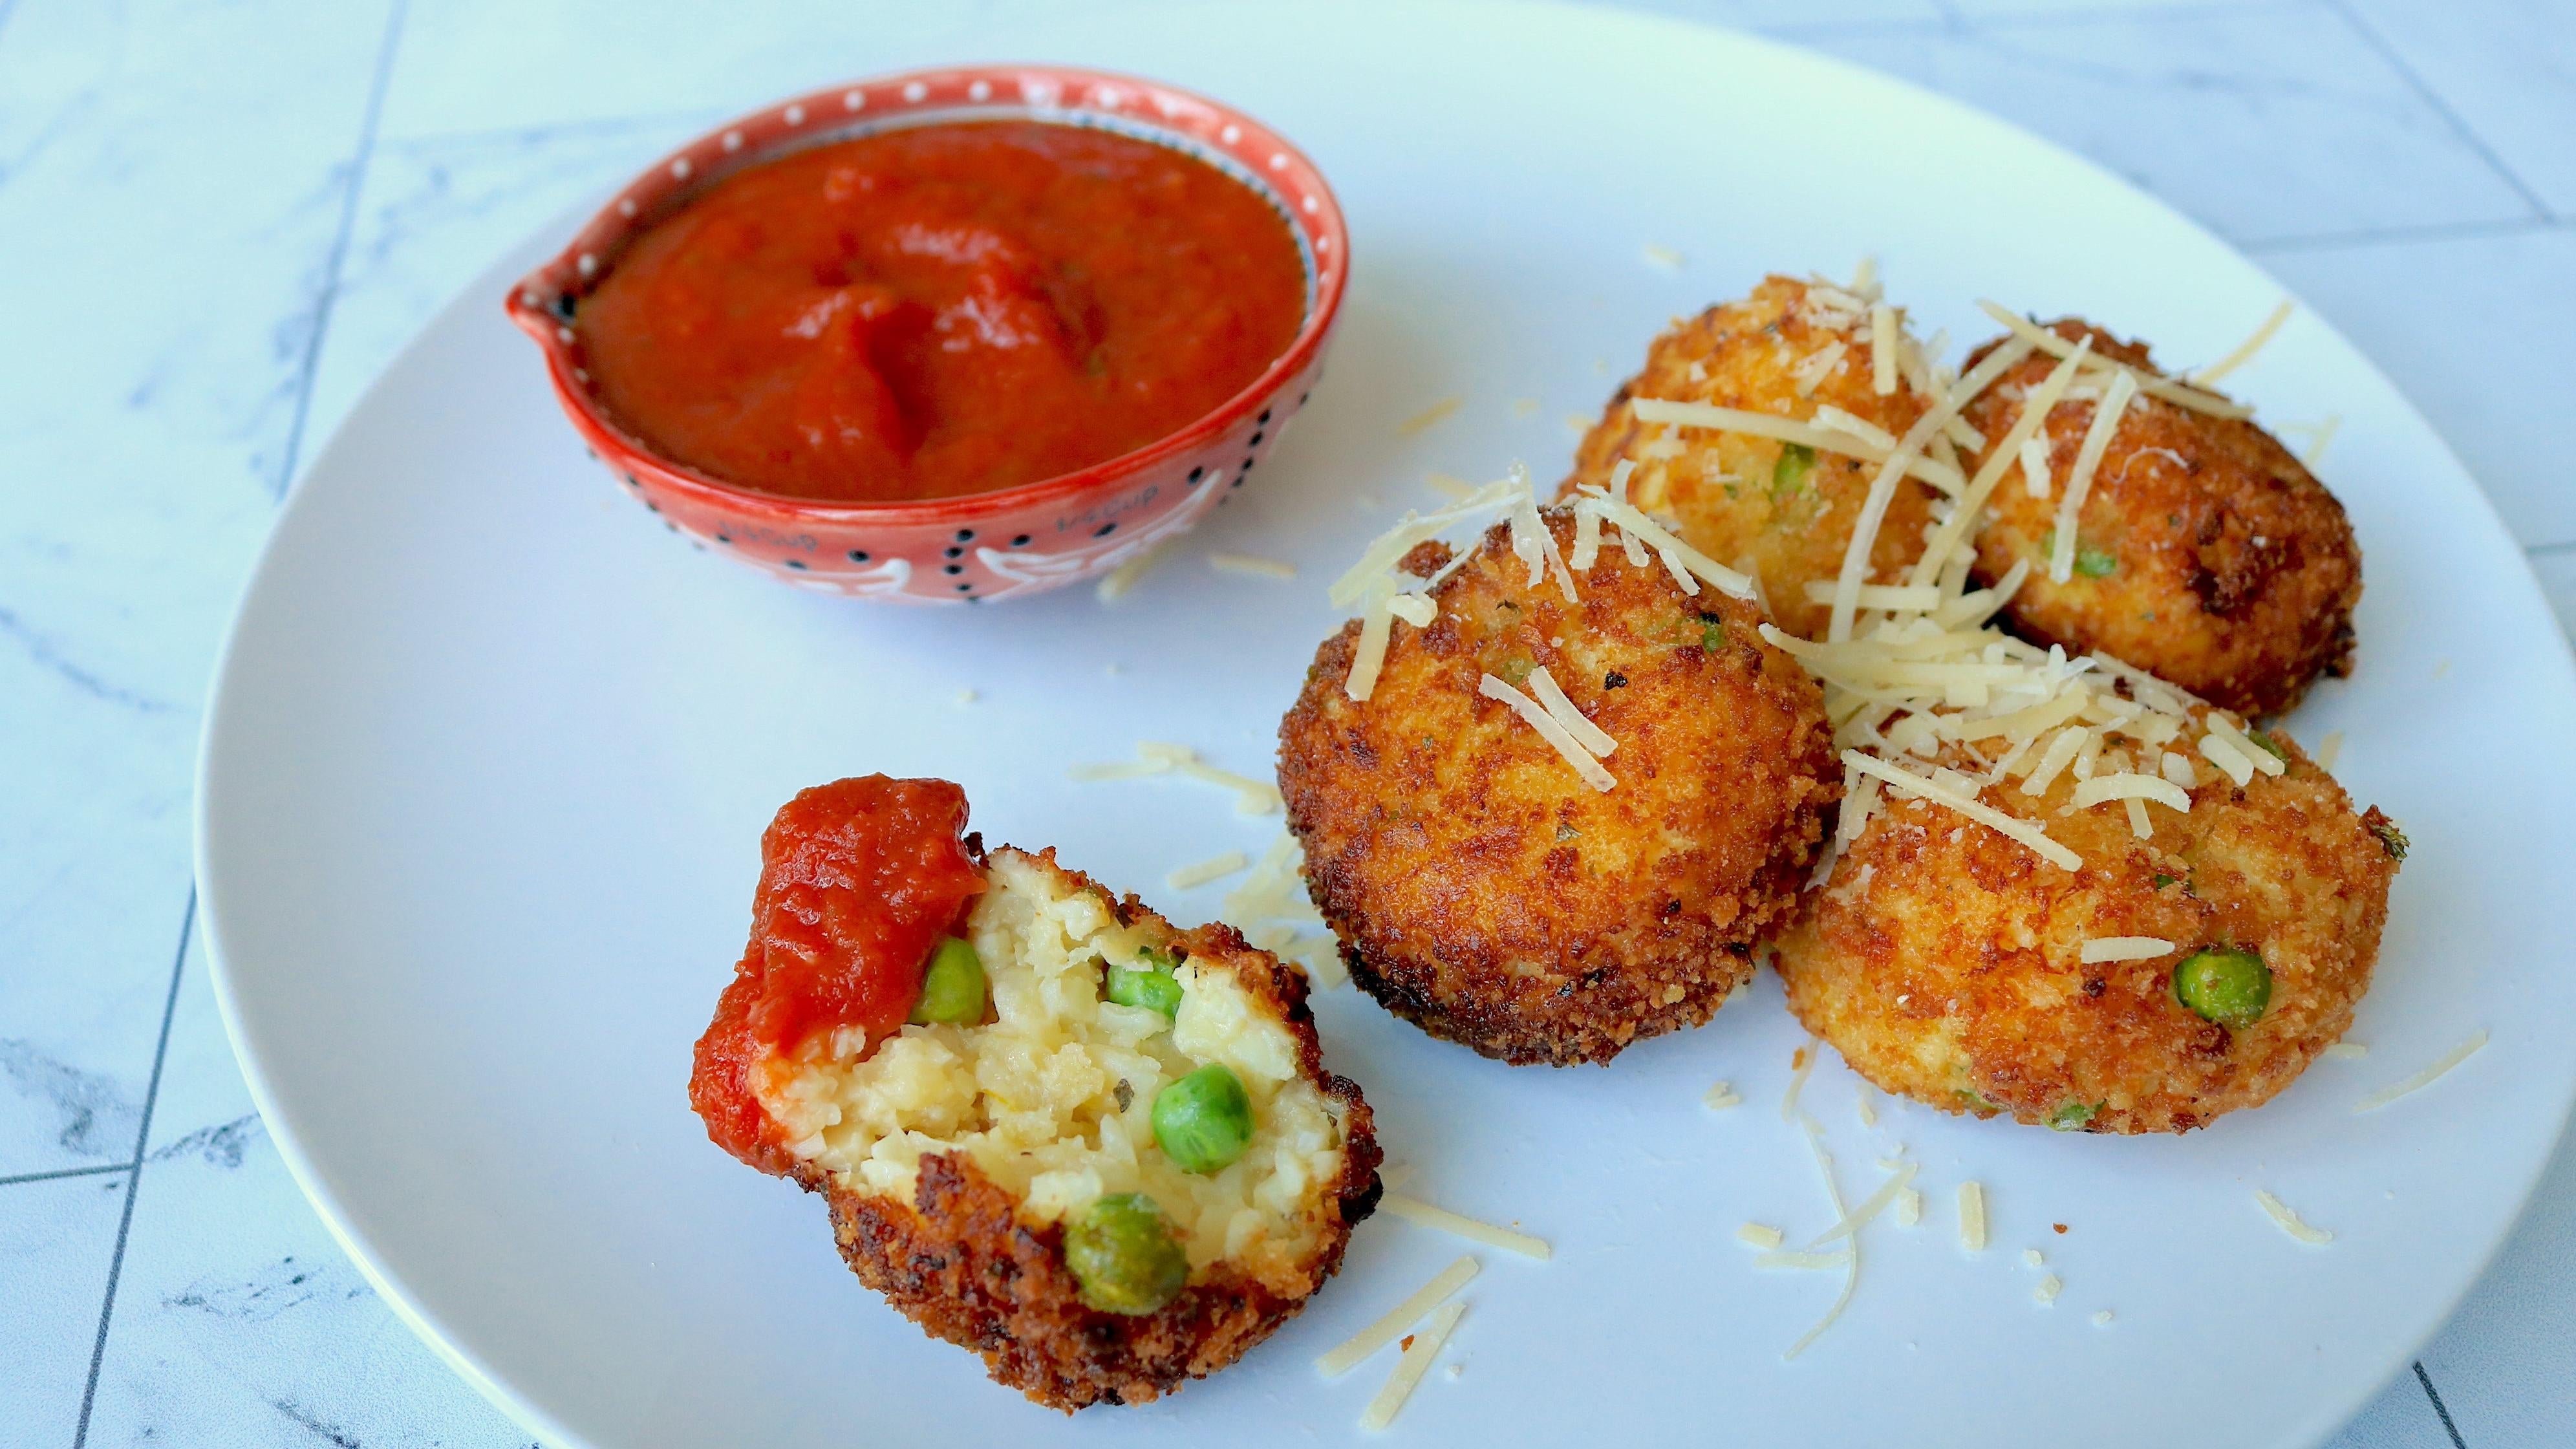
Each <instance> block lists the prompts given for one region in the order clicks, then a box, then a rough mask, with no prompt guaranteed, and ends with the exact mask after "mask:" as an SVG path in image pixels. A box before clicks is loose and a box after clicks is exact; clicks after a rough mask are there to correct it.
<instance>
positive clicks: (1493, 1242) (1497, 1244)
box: [1378, 1192, 1553, 1262]
mask: <svg viewBox="0 0 2576 1449" xmlns="http://www.w3.org/2000/svg"><path fill="white" fill-rule="evenodd" d="M1378 1207H1379V1209H1380V1210H1381V1211H1384V1212H1387V1213H1391V1214H1393V1215H1394V1216H1396V1217H1400V1218H1402V1219H1404V1220H1405V1221H1406V1222H1408V1223H1412V1224H1414V1225H1415V1226H1417V1227H1425V1228H1432V1229H1436V1230H1437V1231H1440V1232H1444V1233H1447V1234H1449V1235H1451V1236H1452V1237H1460V1238H1465V1239H1467V1240H1469V1241H1470V1242H1477V1243H1483V1244H1484V1245H1486V1246H1487V1247H1491V1248H1500V1249H1502V1250H1503V1251H1505V1252H1507V1253H1518V1254H1520V1255H1521V1256H1522V1257H1524V1258H1536V1259H1539V1260H1540V1261H1541V1262H1544V1261H1546V1260H1547V1259H1548V1258H1549V1257H1551V1256H1553V1250H1552V1249H1550V1248H1549V1247H1548V1244H1547V1239H1545V1238H1541V1237H1534V1236H1532V1235H1530V1234H1528V1233H1522V1232H1514V1231H1513V1230H1512V1229H1510V1228H1503V1227H1496V1226H1495V1225H1494V1224H1492V1223H1488V1222H1481V1221H1479V1220H1477V1219H1475V1218H1471V1217H1468V1216H1467V1215H1466V1214H1464V1213H1453V1212H1451V1211H1449V1210H1448V1209H1447V1208H1444V1207H1434V1206H1432V1205H1431V1204H1430V1203H1427V1202H1424V1201H1422V1200H1421V1199H1420V1198H1412V1197H1406V1196H1404V1195H1403V1194H1401V1193H1394V1192H1390V1193H1387V1194H1385V1195H1384V1196H1382V1197H1380V1198H1379V1199H1378Z"/></svg>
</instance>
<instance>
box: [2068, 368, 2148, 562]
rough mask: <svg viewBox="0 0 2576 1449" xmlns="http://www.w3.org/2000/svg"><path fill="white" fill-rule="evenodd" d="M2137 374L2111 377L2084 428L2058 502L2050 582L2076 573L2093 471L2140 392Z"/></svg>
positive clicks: (2130, 373) (2125, 371)
mask: <svg viewBox="0 0 2576 1449" xmlns="http://www.w3.org/2000/svg"><path fill="white" fill-rule="evenodd" d="M2137 391H2138V375H2137V374H2136V373H2134V372H2130V371H2127V370H2126V369H2123V370H2122V371H2121V372H2120V374H2119V375H2118V376H2116V377H2114V378H2112V379H2111V390H2110V392H2108V393H2107V394H2105V395H2104V396H2103V399H2102V401H2101V403H2100V404H2099V405H2097V406H2096V407H2095V408H2094V409H2093V425H2092V426H2091V427H2088V428H2086V429H2085V430H2084V446H2083V447H2082V448H2081V449H2079V450H2078V451H2077V452H2076V454H2075V466H2074V467H2073V468H2072V469H2070V470H2068V472H2067V474H2066V496H2065V497H2064V498H2061V499H2059V500H2058V503H2057V540H2056V547H2055V549H2054V550H2053V551H2052V552H2051V553H2050V554H2049V556H2048V577H2049V579H2050V581H2051V582H2054V583H2060V584H2062V583H2065V582H2066V581H2067V579H2068V578H2070V577H2071V576H2073V574H2074V572H2075V531H2076V526H2077V521H2078V519H2079V518H2080V516H2081V515H2082V513H2083V510H2084V498H2085V495H2086V494H2087V493H2089V492H2091V491H2092V488H2093V473H2094V470H2095V469H2097V468H2099V467H2101V465H2102V454H2103V453H2104V452H2106V451H2108V450H2109V448H2110V446H2111V438H2112V435H2113V434H2115V433H2117V432H2118V431H2119V430H2120V419H2121V418H2123V417H2125V416H2127V414H2128V411H2129V399H2130V398H2131V397H2133V396H2135V395H2136V394H2137Z"/></svg>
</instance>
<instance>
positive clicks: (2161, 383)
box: [1977, 302, 2254, 418]
mask: <svg viewBox="0 0 2576 1449" xmlns="http://www.w3.org/2000/svg"><path fill="white" fill-rule="evenodd" d="M1977 306H1978V307H1979V308H1981V309H1982V310H1983V311H1984V312H1985V314H1986V315H1987V316H1989V317H1992V318H1994V319H1995V320H1996V321H1997V322H2000V323H2002V324H2003V325H2004V326H2006V327H2008V328H2011V329H2012V333H2013V335H2014V336H2015V337H2018V338H2020V339H2022V340H2023V341H2025V342H2028V343H2030V344H2031V345H2032V346H2034V347H2036V348H2038V349H2039V350H2040V351H2042V352H2045V353H2048V354H2049V355H2050V356H2052V357H2065V356H2067V355H2068V354H2070V353H2072V352H2073V351H2074V350H2075V347H2076V344H2075V343H2072V342H2069V341H2067V340H2066V339H2065V338H2063V337H2060V336H2058V335H2057V334H2056V333H2054V332H2051V331H2049V330H2048V329H2047V328H2044V327H2041V326H2040V325H2039V324H2037V323H2035V322H2033V321H2031V320H2030V319H2029V318H2027V317H2024V316H2022V315H2021V314H2020V313H2018V312H2015V311H2013V310H2011V309H2010V308H2007V307H2001V306H1998V305H1996V304H1995V303H1993V302H1979V303H1978V304H1977ZM2085 340H2086V341H2088V342H2089V341H2091V340H2092V339H2091V338H2089V337H2088V338H2086V339H2085ZM2091 365H2092V366H2094V367H2097V368H2105V369H2109V370H2112V371H2115V372H2125V373H2127V374H2129V376H2130V385H2131V386H2132V387H2135V388H2136V389H2137V390H2138V391H2140V392H2143V393H2145V394H2147V395H2148V396H2149V397H2155V398H2162V399H2163V400H2164V401H2166V402H2169V403H2174V404H2176V405H2178V406H2181V407H2187V408H2190V409H2191V410H2193V411H2194V412H2203V413H2208V414H2209V415H2210V416H2212V417H2220V418H2247V417H2252V416H2253V415H2254V410H2253V409H2252V408H2247V407H2239V406H2238V405H2237V404H2235V403H2232V402H2229V401H2228V400H2227V399H2225V398H2223V397H2220V396H2219V395H2217V394H2216V393H2213V392H2204V391H2202V390H2201V389H2199V388H2196V387H2192V386H2190V385H2188V384H2186V383H2179V382H2175V381H2174V380H2173V379H2171V378H2167V377H2158V376H2156V375H2155V374H2153V373H2150V372H2144V371H2141V370H2139V369H2137V368H2133V367H2130V366H2129V365H2128V364H2127V363H2124V362H2120V361H2117V360H2115V359H2112V358H2108V357H2103V356H2100V355H2098V354H2097V355H2095V356H2094V357H2093V358H2092V360H2091Z"/></svg>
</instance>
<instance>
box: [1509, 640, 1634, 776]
mask: <svg viewBox="0 0 2576 1449" xmlns="http://www.w3.org/2000/svg"><path fill="white" fill-rule="evenodd" d="M1529 684H1530V694H1531V695H1532V696H1533V697H1535V698H1536V699H1537V700H1538V702H1539V706H1540V708H1542V709H1545V710H1546V711H1547V712H1548V716H1549V717H1550V718H1551V719H1554V720H1555V721H1556V722H1557V723H1558V724H1559V725H1560V726H1563V727H1564V730H1565V732H1566V733H1567V734H1569V735H1572V736H1573V737H1574V742H1575V743H1576V744H1578V745H1581V746H1582V747H1583V748H1584V749H1586V750H1588V751H1590V752H1591V753H1592V754H1594V755H1595V756H1598V757H1600V758H1603V759H1607V758H1609V756H1610V753H1611V751H1613V750H1616V749H1618V748H1619V742H1618V741H1617V740H1614V739H1612V738H1610V736H1609V735H1608V734H1607V733H1606V732H1604V731H1603V730H1602V728H1601V727H1600V726H1599V725H1596V724H1594V723H1593V722H1592V721H1590V720H1588V719H1585V718H1584V717H1583V711H1581V710H1579V709H1576V708H1575V707H1574V701H1573V700H1570V699H1568V698H1566V697H1565V691H1564V690H1563V689H1560V688H1558V687H1557V683H1556V677H1555V676H1554V675H1552V674H1549V673H1548V672H1547V666H1546V665H1544V664H1542V665H1540V666H1539V667H1538V668H1536V669H1533V670H1531V671H1530V677H1529Z"/></svg>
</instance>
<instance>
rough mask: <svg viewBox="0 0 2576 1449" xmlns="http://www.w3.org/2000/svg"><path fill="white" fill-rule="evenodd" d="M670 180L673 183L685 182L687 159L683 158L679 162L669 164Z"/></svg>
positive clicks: (687, 173) (687, 168)
mask: <svg viewBox="0 0 2576 1449" xmlns="http://www.w3.org/2000/svg"><path fill="white" fill-rule="evenodd" d="M671 179H673V180H674V181H686V180H688V179H689V158H688V157H686V156H683V157H681V158H680V159H679V160H677V161H674V162H672V163H671Z"/></svg>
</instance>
